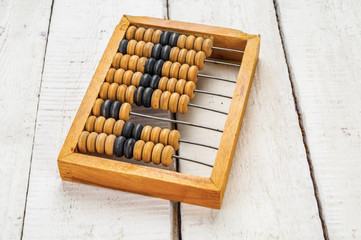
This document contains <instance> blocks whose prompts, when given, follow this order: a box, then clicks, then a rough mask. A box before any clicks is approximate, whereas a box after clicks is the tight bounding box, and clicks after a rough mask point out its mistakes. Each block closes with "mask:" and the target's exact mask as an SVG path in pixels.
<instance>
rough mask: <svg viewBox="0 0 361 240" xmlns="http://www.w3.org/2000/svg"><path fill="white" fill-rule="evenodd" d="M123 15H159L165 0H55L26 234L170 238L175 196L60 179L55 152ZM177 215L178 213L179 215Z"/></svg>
mask: <svg viewBox="0 0 361 240" xmlns="http://www.w3.org/2000/svg"><path fill="white" fill-rule="evenodd" d="M124 13H130V14H142V15H152V16H155V17H162V14H163V3H162V1H155V2H148V1H137V2H134V1H116V2H114V1H92V2H88V1H85V0H81V1H55V4H54V10H53V18H52V23H51V28H50V35H49V43H48V50H47V55H46V62H45V69H44V78H43V85H42V89H41V96H40V105H39V115H38V125H37V131H36V136H35V147H34V155H33V164H32V172H31V176H30V185H29V195H28V201H27V208H26V217H25V226H24V235H23V236H24V239H89V238H94V239H170V238H173V222H174V221H173V217H174V215H173V207H172V203H171V202H170V201H166V200H161V199H155V198H149V197H144V196H140V195H135V194H129V193H124V192H120V191H114V190H109V189H103V188H98V187H94V186H87V185H83V184H78V183H71V182H67V181H62V180H61V178H60V175H59V171H58V166H57V162H56V159H57V156H58V154H59V152H60V148H61V146H62V144H63V142H64V140H65V137H66V134H67V133H68V130H69V128H70V125H71V122H72V120H73V118H74V116H75V113H76V111H77V109H78V107H79V105H80V102H81V100H82V98H83V96H84V93H85V91H86V89H87V87H88V85H89V82H90V80H91V79H92V76H93V74H94V71H95V68H96V67H97V65H98V63H99V60H100V58H101V55H102V54H103V52H104V49H105V47H106V45H107V43H108V41H109V39H110V36H111V34H112V32H113V30H114V28H115V26H116V25H117V24H118V23H119V21H120V19H121V17H122V15H123V14H124ZM175 217H176V216H175Z"/></svg>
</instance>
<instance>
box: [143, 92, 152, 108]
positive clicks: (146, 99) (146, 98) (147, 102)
mask: <svg viewBox="0 0 361 240" xmlns="http://www.w3.org/2000/svg"><path fill="white" fill-rule="evenodd" d="M152 95H153V89H152V88H151V87H147V88H146V89H145V90H144V92H143V98H142V101H143V102H142V103H143V106H144V107H146V108H149V107H150V106H151V103H152Z"/></svg>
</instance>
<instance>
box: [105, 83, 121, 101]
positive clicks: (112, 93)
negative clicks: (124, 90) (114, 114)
mask: <svg viewBox="0 0 361 240" xmlns="http://www.w3.org/2000/svg"><path fill="white" fill-rule="evenodd" d="M118 87H119V84H118V83H112V84H110V86H109V88H108V98H109V99H110V100H112V101H115V100H116V97H117V96H116V95H117V90H118Z"/></svg>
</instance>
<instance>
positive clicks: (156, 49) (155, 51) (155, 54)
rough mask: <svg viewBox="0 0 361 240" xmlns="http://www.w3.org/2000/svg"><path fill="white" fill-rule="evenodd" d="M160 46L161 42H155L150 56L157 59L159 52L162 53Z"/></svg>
mask: <svg viewBox="0 0 361 240" xmlns="http://www.w3.org/2000/svg"><path fill="white" fill-rule="evenodd" d="M162 48H163V46H162V45H161V44H159V43H158V44H155V45H154V47H153V49H152V54H151V57H152V58H155V59H159V58H160V54H161V53H162Z"/></svg>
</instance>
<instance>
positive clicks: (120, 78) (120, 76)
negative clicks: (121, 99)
mask: <svg viewBox="0 0 361 240" xmlns="http://www.w3.org/2000/svg"><path fill="white" fill-rule="evenodd" d="M124 73H125V70H124V69H122V68H119V69H117V71H116V72H115V74H114V82H115V83H118V84H119V85H120V84H122V83H123V75H124Z"/></svg>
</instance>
